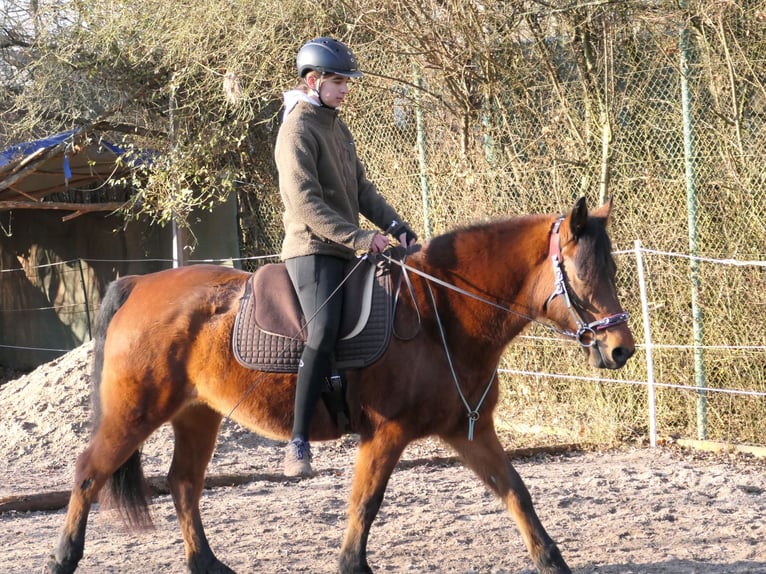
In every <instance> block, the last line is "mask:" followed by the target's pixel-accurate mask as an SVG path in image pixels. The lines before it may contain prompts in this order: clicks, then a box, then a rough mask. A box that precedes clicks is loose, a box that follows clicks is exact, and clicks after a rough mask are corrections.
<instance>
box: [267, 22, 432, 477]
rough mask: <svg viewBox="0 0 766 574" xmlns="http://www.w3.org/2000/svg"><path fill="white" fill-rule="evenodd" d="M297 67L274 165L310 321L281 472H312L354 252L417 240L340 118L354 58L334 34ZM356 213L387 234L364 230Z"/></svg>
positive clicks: (293, 273)
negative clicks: (314, 437) (314, 435)
mask: <svg viewBox="0 0 766 574" xmlns="http://www.w3.org/2000/svg"><path fill="white" fill-rule="evenodd" d="M296 64H297V68H298V75H299V78H300V82H299V84H298V85H297V86H296V87H295V88H294V89H293V90H290V91H288V92H285V94H284V106H285V108H284V114H283V120H282V126H281V127H280V129H279V133H278V135H277V142H276V149H275V159H276V164H277V169H278V171H279V191H280V195H281V196H282V201H283V203H284V215H283V223H284V227H285V238H284V241H283V243H282V253H281V257H282V259H283V260H284V261H285V265H286V267H287V271H288V273H289V275H290V279H291V280H292V283H293V286H294V287H295V291H296V293H297V295H298V299H299V301H300V304H301V307H302V309H303V313H304V315H305V316H306V319H307V321H308V325H307V333H306V335H307V341H306V346H305V347H304V350H303V354H302V356H301V361H300V366H299V369H298V382H297V386H296V393H295V418H294V420H293V430H292V437H291V440H290V442H289V443H288V445H287V449H286V452H285V458H284V474H285V475H286V476H308V475H310V474H311V448H310V446H309V438H310V436H309V430H310V426H311V419H312V415H313V413H314V410H315V409H316V406H317V403H318V401H319V396H320V393H321V390H322V385H323V382H324V380H325V379H326V378H327V377H329V376H330V375H331V374H332V354H333V350H334V348H335V343H336V340H337V338H338V331H339V328H340V318H341V309H340V307H341V301H342V299H341V297H340V296H339V295H337V294H336V296H334V297H331V294H332V293H333V292H334V291H335V290H336V289H337V288H338V286H339V285H341V283H342V281H343V278H344V276H345V275H344V270H345V268H346V263H347V261H348V260H350V259H352V258H353V257H354V255H355V252H356V251H371V252H373V253H377V252H381V251H383V250H384V249H385V248H386V247H387V246H388V238H387V237H386V235H385V233H391V234H392V235H393V236H394V237H395V238H397V239H398V240H399V241H400V242H401V243H402V244H403V245H405V246H409V245H413V244H414V243H415V241H416V240H417V236H416V235H415V233H414V232H413V231H412V229H411V228H410V227H409V225H408V224H407V223H405V222H404V221H403V220H402V218H401V217H400V216H399V214H398V213H397V212H396V211H395V210H394V208H393V207H391V206H390V205H389V204H388V203H387V202H386V200H385V199H384V198H383V196H381V195H380V194H379V193H378V190H377V188H376V187H375V185H374V184H373V183H372V182H371V181H369V180H368V179H367V176H366V174H365V170H364V167H363V165H362V163H361V161H360V160H359V157H358V156H357V154H356V148H355V146H354V139H353V137H352V135H351V132H350V131H349V129H348V126H346V124H345V123H344V122H343V121H342V120H341V119H340V117H339V114H338V108H339V107H340V105H341V104H342V103H343V100H344V98H345V97H346V95H347V94H348V90H349V86H350V80H351V79H354V78H361V77H362V72H360V71H359V68H358V66H357V62H356V58H355V57H354V54H353V52H352V51H351V50H350V49H349V48H348V47H347V46H346V45H345V44H343V43H342V42H339V41H338V40H334V39H333V38H327V37H321V38H315V39H313V40H310V41H309V42H307V43H306V44H304V45H303V47H302V48H301V49H300V50H299V51H298V56H297V58H296ZM360 214H361V215H364V216H365V217H366V218H367V219H368V220H370V221H371V222H372V223H373V224H375V225H376V226H378V227H379V228H380V229H381V230H383V232H380V231H375V230H365V229H362V228H361V227H360V226H359V215H360Z"/></svg>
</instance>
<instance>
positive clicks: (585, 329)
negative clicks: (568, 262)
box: [545, 217, 630, 347]
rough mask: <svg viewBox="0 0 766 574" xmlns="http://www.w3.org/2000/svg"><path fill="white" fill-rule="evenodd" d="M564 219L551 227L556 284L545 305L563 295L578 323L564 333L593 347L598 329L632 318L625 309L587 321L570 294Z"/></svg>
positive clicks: (550, 247)
mask: <svg viewBox="0 0 766 574" xmlns="http://www.w3.org/2000/svg"><path fill="white" fill-rule="evenodd" d="M563 221H564V217H559V218H558V219H557V220H556V221H555V222H554V224H553V227H552V228H551V235H550V240H549V244H548V258H549V259H550V260H551V265H553V278H554V286H553V293H551V294H550V296H549V297H548V299H547V300H546V301H545V307H546V308H547V307H548V305H549V304H550V302H551V301H553V300H554V299H555V298H556V297H559V296H561V297H562V298H563V299H564V304H565V305H566V308H567V310H568V311H569V314H570V315H571V316H572V319H574V322H575V325H577V331H575V332H572V331H568V330H565V331H562V334H563V335H566V336H568V337H571V338H573V339H575V340H576V341H577V342H578V343H580V345H581V346H583V347H592V346H593V345H595V344H596V331H604V330H606V329H609V328H610V327H614V326H616V325H620V324H621V323H625V322H626V321H627V320H628V319H629V318H630V314H629V313H626V312H624V311H623V312H622V313H615V314H613V315H609V316H608V317H604V318H603V319H599V320H598V321H591V322H590V323H586V322H585V319H584V318H583V312H582V311H583V310H582V308H581V307H580V306H578V305H577V304H576V303H575V302H573V301H572V297H571V296H570V295H569V285H568V284H567V281H566V276H565V275H564V268H563V266H562V265H563V262H564V257H563V255H562V254H561V234H560V233H559V228H560V227H561V223H562V222H563Z"/></svg>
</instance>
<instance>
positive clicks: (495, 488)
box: [442, 422, 571, 574]
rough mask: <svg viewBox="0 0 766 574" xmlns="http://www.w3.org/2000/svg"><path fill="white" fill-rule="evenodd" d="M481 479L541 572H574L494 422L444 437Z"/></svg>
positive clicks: (553, 573) (549, 573)
mask: <svg viewBox="0 0 766 574" xmlns="http://www.w3.org/2000/svg"><path fill="white" fill-rule="evenodd" d="M442 438H443V439H444V440H445V441H446V442H448V443H449V444H450V445H451V446H452V447H453V448H454V449H455V450H456V451H457V452H458V454H459V455H460V457H461V458H462V459H463V462H464V463H465V464H466V466H468V467H469V468H470V469H472V470H473V471H474V472H475V473H476V474H477V475H478V476H479V478H481V480H482V481H483V482H484V483H485V484H486V485H487V486H488V487H489V489H490V490H491V491H492V492H494V493H495V494H496V495H497V496H499V497H500V499H501V500H502V501H503V502H504V504H505V507H506V508H507V509H508V512H510V514H511V516H512V517H513V519H514V521H515V522H516V525H517V526H518V528H519V531H520V532H521V536H522V538H523V539H524V543H525V544H526V546H527V549H528V550H529V554H530V555H531V557H532V561H533V562H534V564H535V567H536V568H537V569H538V571H539V572H540V573H541V574H571V570H570V569H569V566H567V564H566V562H564V559H563V558H562V557H561V553H560V552H559V549H558V547H557V546H556V543H555V542H553V540H552V539H551V537H550V536H548V533H547V532H546V531H545V528H543V525H542V523H541V522H540V519H539V518H538V517H537V514H536V513H535V509H534V507H533V505H532V498H531V497H530V496H529V491H528V490H527V487H526V486H525V485H524V481H522V480H521V477H520V476H519V473H518V472H516V469H515V468H513V466H512V465H511V463H510V461H509V460H508V457H507V455H506V454H505V451H504V450H503V447H502V445H501V444H500V441H499V440H498V438H497V434H496V433H495V428H494V426H493V425H492V423H491V422H490V423H487V424H485V425H482V426H481V428H480V427H479V426H477V428H476V432H475V434H474V439H473V440H472V441H469V440H468V437H467V435H466V434H465V431H463V432H461V433H460V434H458V435H456V436H449V437H446V436H445V437H442Z"/></svg>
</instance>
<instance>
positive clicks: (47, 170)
mask: <svg viewBox="0 0 766 574" xmlns="http://www.w3.org/2000/svg"><path fill="white" fill-rule="evenodd" d="M123 153H124V150H122V149H121V148H120V147H118V146H117V145H115V144H113V143H111V142H109V141H106V140H105V139H103V138H101V137H99V136H98V135H97V134H93V133H88V132H86V131H85V130H77V129H75V130H69V131H66V132H62V133H59V134H55V135H52V136H49V137H46V138H42V139H39V140H35V141H31V142H24V143H20V144H16V145H14V146H11V147H9V148H8V149H6V150H5V151H2V152H0V211H7V210H10V209H62V210H66V211H74V212H77V213H81V212H84V211H113V210H115V209H119V208H120V207H121V206H122V203H117V202H109V203H87V204H84V203H61V202H50V201H45V200H46V198H48V197H49V196H50V195H52V194H55V193H59V192H62V191H68V190H75V189H79V188H83V187H89V186H93V185H97V184H99V183H103V182H106V181H107V180H109V179H110V178H113V177H121V176H123V175H125V174H126V173H128V172H129V171H130V167H129V166H127V165H124V164H123V163H121V162H120V161H118V159H119V158H120V156H122V155H123Z"/></svg>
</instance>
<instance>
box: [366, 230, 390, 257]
mask: <svg viewBox="0 0 766 574" xmlns="http://www.w3.org/2000/svg"><path fill="white" fill-rule="evenodd" d="M386 247H388V237H386V236H385V235H383V234H382V233H376V234H375V237H373V238H372V245H370V251H371V252H373V253H381V252H382V251H383V250H384V249H385V248H386Z"/></svg>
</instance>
